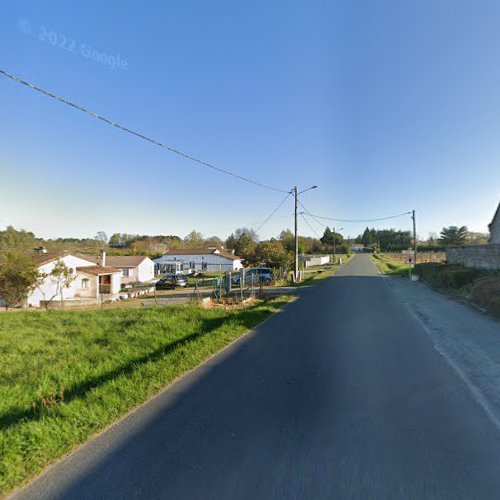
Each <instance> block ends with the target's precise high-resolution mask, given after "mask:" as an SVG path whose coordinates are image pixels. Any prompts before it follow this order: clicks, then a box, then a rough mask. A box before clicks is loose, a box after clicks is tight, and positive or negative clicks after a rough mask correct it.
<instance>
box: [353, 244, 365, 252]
mask: <svg viewBox="0 0 500 500" xmlns="http://www.w3.org/2000/svg"><path fill="white" fill-rule="evenodd" d="M364 248H365V246H364V245H363V243H351V250H352V251H353V252H362V251H363V250H364Z"/></svg>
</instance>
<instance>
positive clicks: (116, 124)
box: [0, 68, 288, 193]
mask: <svg viewBox="0 0 500 500" xmlns="http://www.w3.org/2000/svg"><path fill="white" fill-rule="evenodd" d="M0 73H1V74H2V75H4V76H6V77H8V78H10V79H11V80H14V81H15V82H17V83H20V84H21V85H24V86H25V87H28V88H30V89H32V90H36V91H37V92H40V93H41V94H44V95H46V96H48V97H51V98H52V99H55V100H56V101H59V102H62V103H63V104H67V105H68V106H71V107H73V108H76V109H78V110H79V111H82V112H83V113H86V114H88V115H90V116H93V117H94V118H97V119H98V120H101V121H103V122H104V123H107V124H108V125H111V126H113V127H116V128H118V129H120V130H122V131H124V132H127V133H129V134H132V135H135V136H136V137H139V138H140V139H143V140H145V141H148V142H151V143H152V144H156V145H157V146H160V147H161V148H164V149H167V150H168V151H170V152H172V153H174V154H176V155H179V156H182V157H183V158H186V159H188V160H191V161H194V162H196V163H199V164H200V165H204V166H205V167H209V168H211V169H213V170H216V171H218V172H220V173H222V174H226V175H230V176H231V177H234V178H236V179H239V180H241V181H245V182H249V183H250V184H254V185H256V186H260V187H263V188H265V189H271V190H272V191H278V192H280V193H288V191H286V190H284V189H279V188H276V187H273V186H268V185H267V184H263V183H261V182H257V181H254V180H252V179H248V178H247V177H243V176H242V175H238V174H235V173H234V172H230V171H229V170H225V169H223V168H221V167H217V166H216V165H213V164H212V163H208V162H206V161H204V160H200V159H199V158H196V157H195V156H192V155H190V154H188V153H183V152H182V151H179V150H178V149H175V148H173V147H172V146H168V145H167V144H163V143H162V142H159V141H157V140H155V139H152V138H150V137H148V136H146V135H144V134H141V133H139V132H135V131H134V130H131V129H129V128H127V127H124V126H123V125H120V124H119V123H116V122H114V121H113V120H110V119H109V118H106V117H104V116H102V115H99V114H98V113H95V112H94V111H91V110H89V109H87V108H84V107H83V106H80V105H79V104H76V103H74V102H72V101H69V100H68V99H65V98H64V97H60V96H58V95H56V94H53V93H52V92H49V91H48V90H45V89H43V88H41V87H39V86H38V85H35V84H33V83H31V82H28V81H26V80H23V79H21V78H19V77H18V76H16V75H13V74H12V73H9V72H8V71H5V70H4V69H2V68H0Z"/></svg>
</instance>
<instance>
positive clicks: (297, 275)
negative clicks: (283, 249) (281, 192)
mask: <svg viewBox="0 0 500 500" xmlns="http://www.w3.org/2000/svg"><path fill="white" fill-rule="evenodd" d="M317 187H318V186H311V187H310V188H307V189H304V190H303V191H301V192H300V193H299V191H298V190H297V186H295V187H294V188H293V189H292V190H291V191H290V193H293V194H294V196H295V266H294V267H295V269H294V276H293V279H294V282H295V283H298V281H299V230H298V210H299V194H302V193H305V192H306V191H310V190H311V189H316V188H317Z"/></svg>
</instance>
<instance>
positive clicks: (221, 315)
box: [0, 297, 291, 496]
mask: <svg viewBox="0 0 500 500" xmlns="http://www.w3.org/2000/svg"><path fill="white" fill-rule="evenodd" d="M290 300H291V298H290V297H280V298H277V299H272V300H269V301H260V302H257V303H256V304H255V305H253V306H251V307H247V308H238V309H229V310H226V309H224V308H212V309H203V308H201V307H199V306H196V305H186V306H184V305H182V306H166V307H150V308H142V309H132V308H117V309H105V310H102V311H101V310H84V311H48V312H46V311H36V312H33V311H14V312H11V313H2V314H0V496H1V494H5V493H7V492H8V491H10V490H11V489H12V488H14V487H16V486H19V485H21V484H22V483H24V482H26V481H27V480H28V479H29V478H30V477H32V476H33V475H35V474H36V473H37V472H39V471H40V470H41V469H42V468H43V467H44V466H45V465H47V464H48V463H50V462H51V461H53V460H55V459H57V458H58V457H61V456H62V455H64V454H65V453H67V452H68V451H70V450H71V449H72V448H74V447H75V446H76V445H78V444H80V443H83V442H84V441H86V440H87V439H88V438H89V437H90V436H91V435H92V434H94V433H96V432H98V431H100V430H102V429H104V428H105V427H106V426H108V425H109V424H111V423H112V422H114V421H115V420H117V419H118V418H120V417H121V416H123V415H124V414H125V413H127V412H128V411H129V410H131V409H132V408H134V407H136V406H138V405H139V404H141V403H142V402H144V401H145V400H147V399H148V398H149V397H151V396H153V395H154V394H156V393H157V392H158V391H160V390H161V389H162V388H163V387H165V386H166V385H168V384H169V383H170V382H172V381H173V380H174V379H175V378H177V377H178V376H179V375H181V374H183V373H185V372H186V371H188V370H190V369H192V368H194V367H196V366H197V365H198V364H200V362H202V361H203V360H205V359H207V358H208V357H209V356H210V355H212V354H214V353H215V352H217V351H219V350H220V349H221V348H223V347H224V346H226V345H227V344H229V343H230V342H231V341H233V340H235V339H237V338H238V337H239V336H241V335H242V334H243V333H244V332H246V331H248V330H249V329H251V328H253V327H254V326H256V325H257V324H258V323H260V322H261V321H263V320H264V319H265V318H267V317H268V316H269V315H270V314H272V313H273V312H275V311H276V310H278V309H279V308H281V307H282V306H283V305H284V304H285V303H287V302H289V301H290Z"/></svg>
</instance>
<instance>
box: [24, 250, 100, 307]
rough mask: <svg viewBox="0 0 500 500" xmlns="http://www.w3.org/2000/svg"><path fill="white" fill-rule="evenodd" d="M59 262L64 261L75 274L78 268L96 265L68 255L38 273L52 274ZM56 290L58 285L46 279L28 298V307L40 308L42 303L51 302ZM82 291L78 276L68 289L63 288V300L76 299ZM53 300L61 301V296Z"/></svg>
mask: <svg viewBox="0 0 500 500" xmlns="http://www.w3.org/2000/svg"><path fill="white" fill-rule="evenodd" d="M59 261H63V262H64V263H65V264H66V265H67V266H68V267H69V268H70V269H73V271H74V272H76V268H77V267H83V266H93V265H95V264H94V263H93V262H91V261H89V260H85V259H82V258H80V257H75V256H73V255H66V256H65V257H61V258H60V259H58V260H54V261H52V262H49V263H47V264H44V265H42V266H40V267H39V268H38V271H39V272H40V273H44V274H49V273H51V272H52V270H53V269H54V267H55V266H56V264H57V263H58V262H59ZM56 288H57V287H56V284H55V283H54V282H53V281H52V280H51V279H50V278H45V280H43V282H42V283H41V284H40V285H39V286H37V287H36V288H35V289H34V290H33V291H32V292H31V293H30V294H29V295H28V298H27V303H28V305H30V306H34V307H40V301H42V300H50V299H51V298H52V296H53V295H54V293H55V292H56ZM80 290H81V279H80V278H79V277H78V275H77V277H76V279H75V280H73V281H72V282H71V284H70V286H69V287H68V288H66V287H64V288H63V291H62V297H63V300H67V299H72V298H74V297H75V296H76V295H77V293H78V292H79V291H80ZM53 300H61V296H60V295H58V296H57V297H54V299H53Z"/></svg>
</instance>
